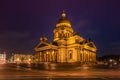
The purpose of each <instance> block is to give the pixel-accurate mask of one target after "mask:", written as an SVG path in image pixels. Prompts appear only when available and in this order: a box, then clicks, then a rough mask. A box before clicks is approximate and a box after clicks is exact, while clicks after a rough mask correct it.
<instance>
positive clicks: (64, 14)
mask: <svg viewBox="0 0 120 80" xmlns="http://www.w3.org/2000/svg"><path fill="white" fill-rule="evenodd" d="M62 17H63V18H65V17H66V13H65V11H64V10H63V12H62Z"/></svg>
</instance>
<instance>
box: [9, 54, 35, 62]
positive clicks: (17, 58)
mask: <svg viewBox="0 0 120 80" xmlns="http://www.w3.org/2000/svg"><path fill="white" fill-rule="evenodd" d="M33 59H34V56H33V55H30V54H13V56H12V57H11V61H12V62H13V63H33Z"/></svg>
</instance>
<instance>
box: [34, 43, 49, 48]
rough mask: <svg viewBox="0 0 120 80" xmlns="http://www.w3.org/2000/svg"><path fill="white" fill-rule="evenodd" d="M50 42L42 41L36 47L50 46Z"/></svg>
mask: <svg viewBox="0 0 120 80" xmlns="http://www.w3.org/2000/svg"><path fill="white" fill-rule="evenodd" d="M49 45H50V44H49V43H47V42H40V43H39V44H38V45H37V47H36V48H41V47H45V46H49Z"/></svg>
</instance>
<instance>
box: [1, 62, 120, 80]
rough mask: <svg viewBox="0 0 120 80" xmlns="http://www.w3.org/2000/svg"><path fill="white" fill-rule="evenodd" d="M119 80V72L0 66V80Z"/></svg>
mask: <svg viewBox="0 0 120 80" xmlns="http://www.w3.org/2000/svg"><path fill="white" fill-rule="evenodd" d="M64 79H67V80H73V79H74V80H89V79H90V80H113V79H114V80H120V70H114V69H89V67H85V68H82V69H76V70H71V71H47V70H37V69H31V68H23V67H20V66H14V65H12V64H0V80H64Z"/></svg>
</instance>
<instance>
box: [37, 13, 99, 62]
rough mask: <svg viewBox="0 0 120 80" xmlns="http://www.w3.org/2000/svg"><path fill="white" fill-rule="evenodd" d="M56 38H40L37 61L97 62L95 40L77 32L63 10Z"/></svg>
mask: <svg viewBox="0 0 120 80" xmlns="http://www.w3.org/2000/svg"><path fill="white" fill-rule="evenodd" d="M53 33H54V39H53V41H51V42H48V41H47V38H46V37H45V36H42V37H41V38H40V42H39V44H38V45H37V46H36V47H35V51H36V54H35V58H36V62H37V63H45V62H49V63H94V62H96V50H97V48H96V46H95V44H94V42H93V41H91V40H90V39H89V40H86V39H84V38H83V37H82V36H80V35H79V34H78V33H75V32H74V30H73V28H72V25H71V22H70V20H69V19H68V18H67V16H66V13H65V12H63V13H62V15H61V18H60V19H59V20H58V22H57V24H56V26H55V28H54V30H53Z"/></svg>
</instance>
